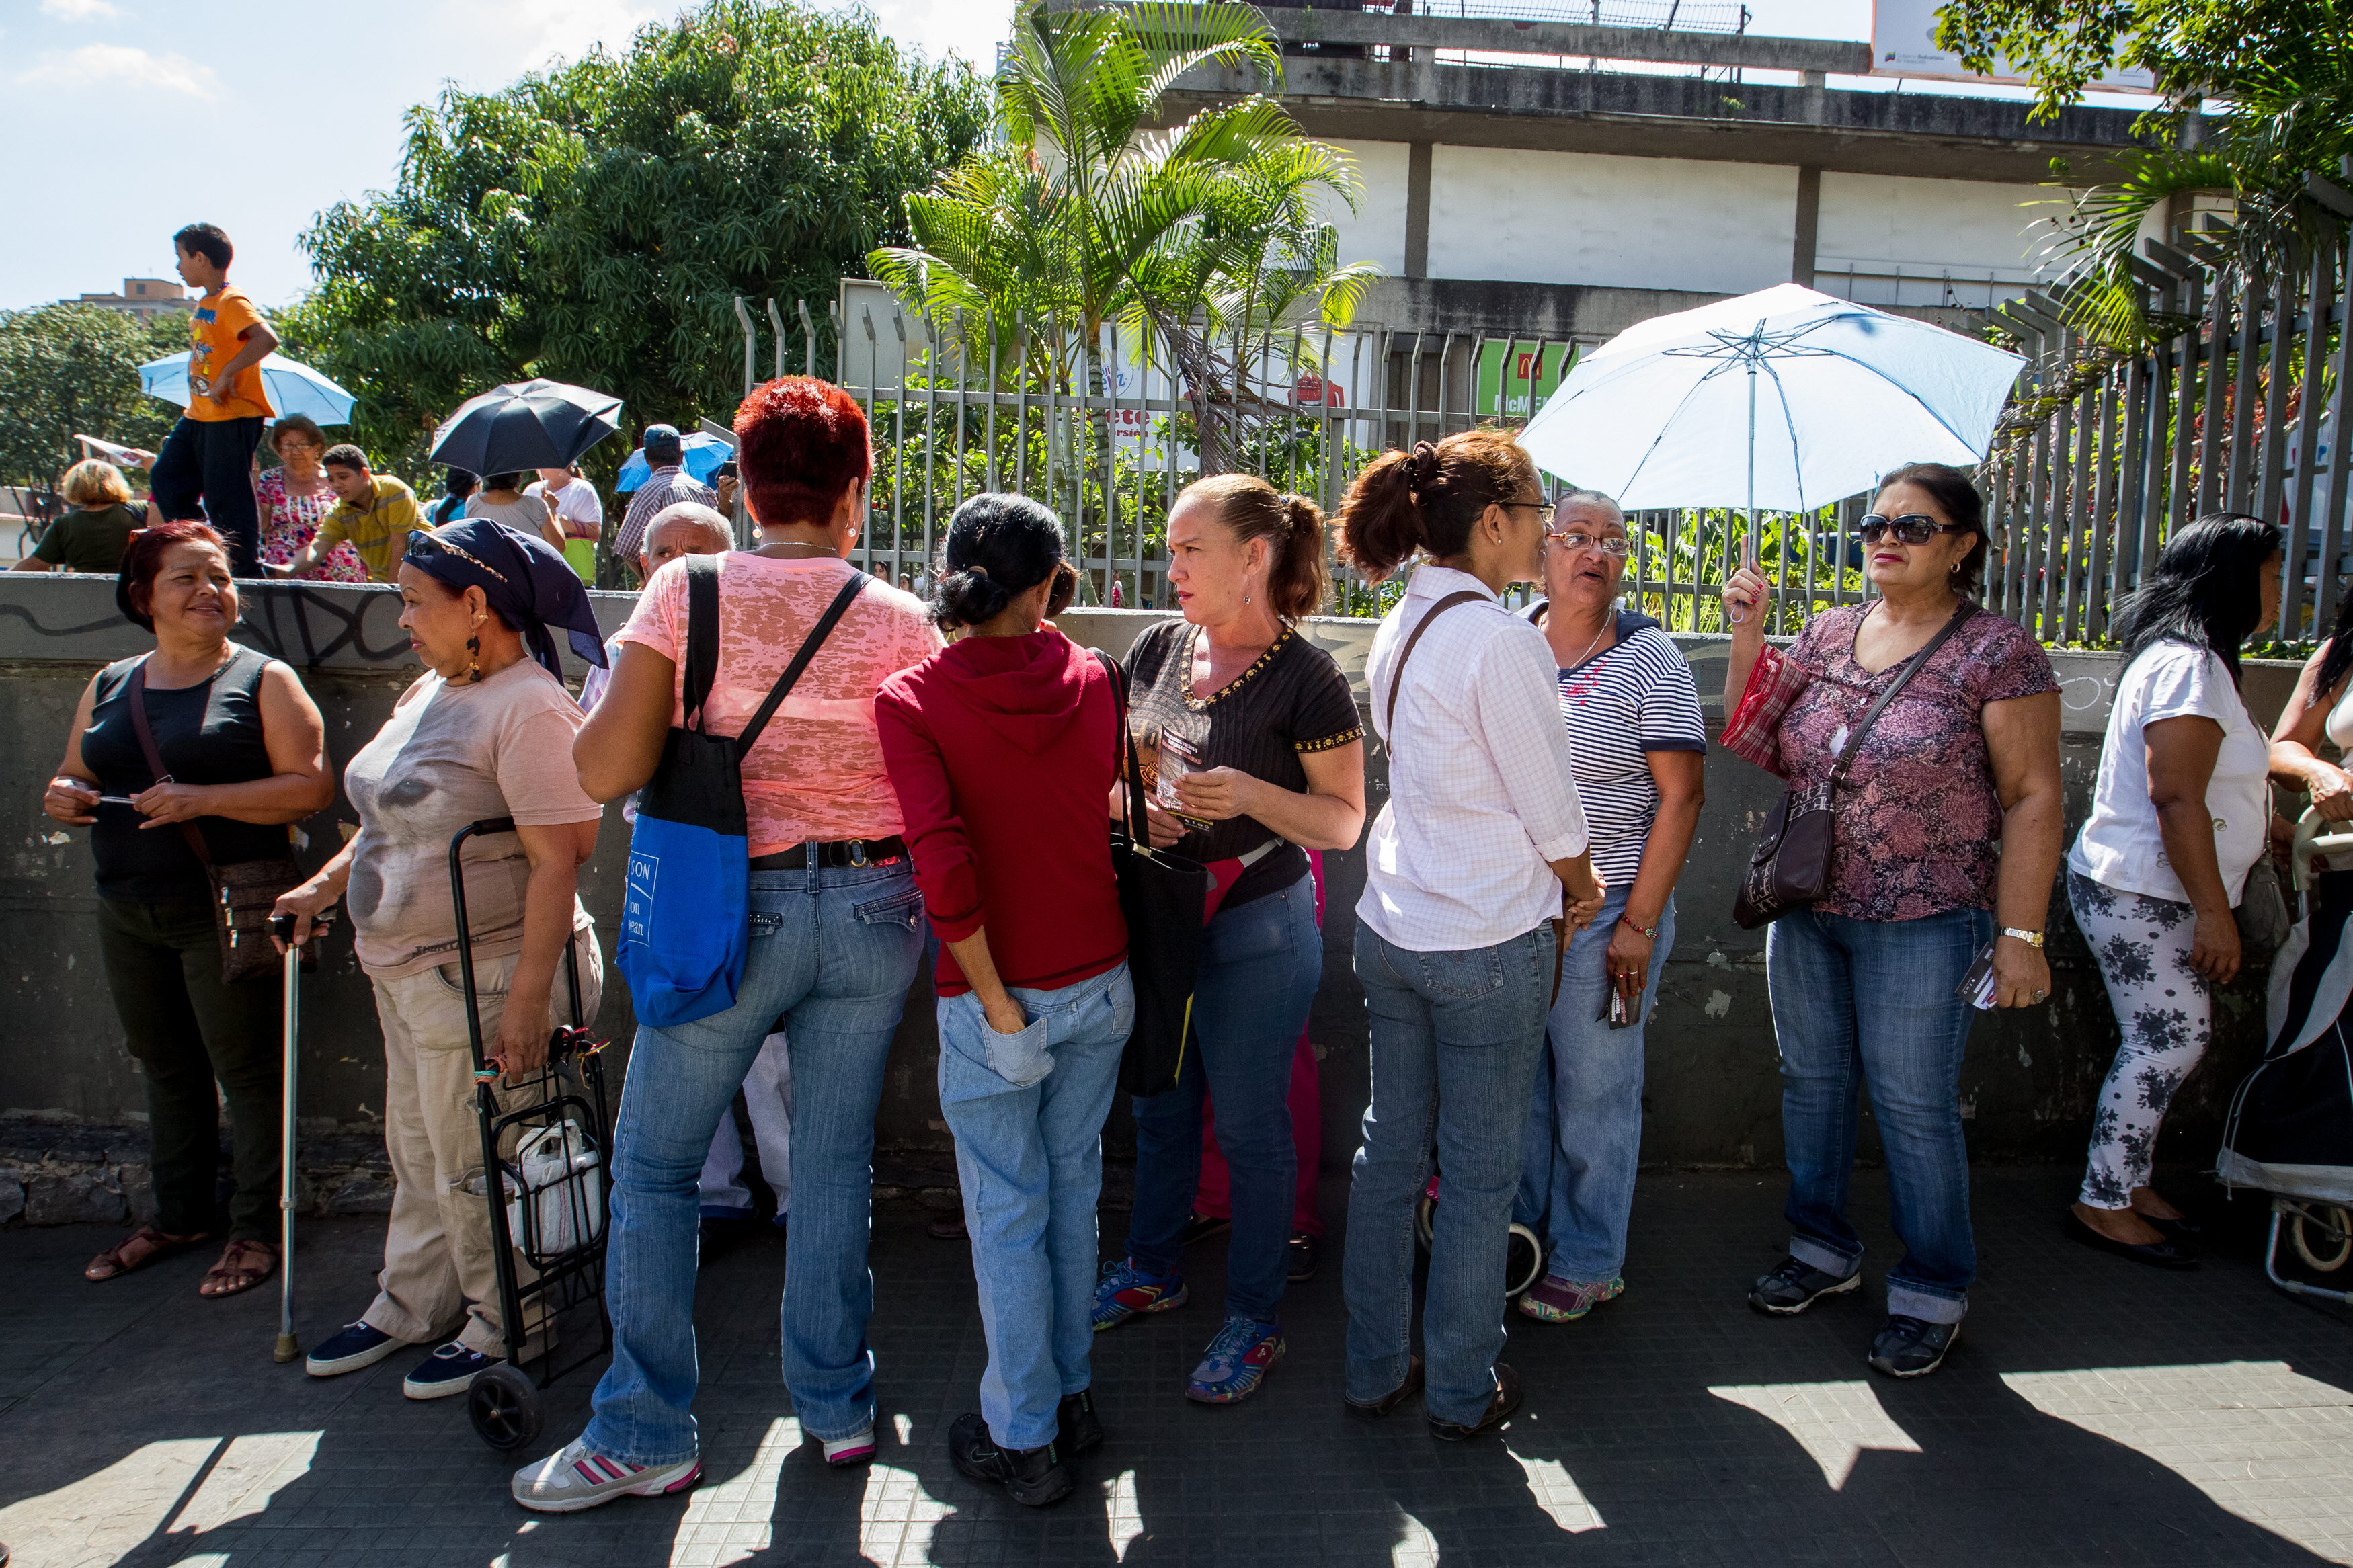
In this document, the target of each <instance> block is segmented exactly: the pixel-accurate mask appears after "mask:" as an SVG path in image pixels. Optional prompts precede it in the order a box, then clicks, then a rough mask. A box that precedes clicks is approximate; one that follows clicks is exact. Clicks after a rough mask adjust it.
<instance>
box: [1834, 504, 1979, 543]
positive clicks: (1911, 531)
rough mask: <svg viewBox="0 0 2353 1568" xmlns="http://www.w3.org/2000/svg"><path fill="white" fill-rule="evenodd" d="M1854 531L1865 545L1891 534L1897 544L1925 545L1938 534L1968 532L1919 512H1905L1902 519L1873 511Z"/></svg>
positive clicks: (1955, 524) (1956, 525) (1958, 526)
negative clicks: (1860, 536)
mask: <svg viewBox="0 0 2353 1568" xmlns="http://www.w3.org/2000/svg"><path fill="white" fill-rule="evenodd" d="M1856 532H1858V533H1860V534H1862V542H1864V543H1865V544H1876V543H1878V542H1880V541H1881V540H1883V539H1884V538H1886V537H1887V536H1888V535H1889V534H1891V533H1893V534H1894V535H1895V542H1896V543H1898V544H1926V543H1927V542H1928V541H1930V540H1931V539H1934V538H1936V535H1938V534H1940V533H1965V532H1968V530H1967V529H1964V528H1962V527H1961V526H1960V525H1959V524H1958V523H1952V522H1938V521H1936V519H1935V518H1933V517H1929V516H1926V514H1924V513H1921V512H1916V511H1911V512H1905V514H1904V515H1903V516H1902V517H1882V516H1880V515H1879V514H1878V513H1877V512H1875V511H1874V512H1873V513H1872V514H1871V515H1870V516H1868V517H1866V518H1864V519H1863V520H1862V527H1860V528H1858V529H1857V530H1856Z"/></svg>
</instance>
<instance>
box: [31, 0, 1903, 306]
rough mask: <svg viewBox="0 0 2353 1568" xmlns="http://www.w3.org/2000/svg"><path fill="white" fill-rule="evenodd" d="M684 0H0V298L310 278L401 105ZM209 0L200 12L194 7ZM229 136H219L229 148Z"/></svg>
mask: <svg viewBox="0 0 2353 1568" xmlns="http://www.w3.org/2000/svg"><path fill="white" fill-rule="evenodd" d="M1749 5H1750V9H1751V11H1752V12H1753V13H1754V16H1755V19H1754V20H1753V21H1752V22H1751V24H1750V26H1751V28H1752V30H1753V31H1756V32H1758V33H1767V34H1778V35H1782V36H1785V37H1848V38H1865V37H1870V32H1871V13H1872V5H1871V0H1749ZM680 9H681V5H680V4H679V3H678V0H396V3H392V4H381V3H364V4H362V3H353V0H324V3H323V4H322V3H321V0H208V3H207V4H206V5H205V6H203V7H202V8H201V10H200V11H195V12H192V11H191V9H190V8H189V7H188V6H186V5H184V4H173V3H171V0H0V146H5V147H7V148H9V149H11V151H12V153H13V156H11V157H10V158H8V159H7V160H6V162H5V165H0V167H5V173H4V174H0V210H5V211H6V212H7V213H9V214H10V215H11V216H12V218H13V219H14V220H15V222H16V226H17V232H18V234H19V240H18V242H17V243H16V244H15V245H11V246H9V247H5V248H0V309H8V308H21V307H24V306H28V305H37V304H42V303H45V302H47V301H48V300H59V299H70V298H72V297H74V296H75V295H77V294H80V293H83V292H85V291H89V292H99V291H109V292H111V291H112V290H113V289H117V288H119V287H121V279H124V278H126V277H134V276H135V277H157V278H170V277H171V276H172V245H171V235H172V231H173V230H174V229H176V228H178V227H179V226H181V225H182V224H184V223H188V222H195V221H204V222H210V223H216V224H218V225H219V226H221V227H222V228H224V229H226V230H227V232H228V235H229V237H230V238H231V239H232V241H233V242H234V243H235V244H236V247H237V263H236V266H235V268H234V269H233V276H234V277H235V279H236V280H237V283H238V285H239V286H240V287H242V288H243V289H245V290H246V291H247V292H248V294H250V295H252V296H253V298H254V299H255V300H256V301H257V302H258V303H259V304H261V305H262V306H263V307H264V308H265V309H266V308H269V307H271V306H274V305H280V304H284V303H288V302H290V301H291V300H294V299H296V298H298V297H299V296H300V295H301V293H302V291H303V289H305V288H306V287H307V286H308V284H309V282H310V268H309V266H308V263H307V262H306V261H305V260H304V258H303V257H302V255H301V249H300V247H299V246H298V245H297V243H296V242H297V239H298V237H299V236H300V235H301V232H302V230H303V229H304V228H305V227H306V226H308V225H309V224H310V222H311V216H312V215H313V214H315V213H317V212H319V211H321V210H322V209H324V208H326V207H328V206H331V205H333V204H334V203H336V202H338V201H342V200H344V199H347V198H357V197H360V196H362V195H364V194H365V193H367V192H369V191H371V190H381V189H385V188H386V187H388V186H389V185H391V184H392V183H393V182H394V179H395V177H396V173H397V166H398V162H399V154H400V142H401V117H402V115H403V113H404V112H405V111H406V110H407V109H408V108H409V107H410V106H412V105H414V104H418V103H422V102H425V101H427V100H430V99H431V98H432V97H433V96H434V95H435V94H437V93H438V91H439V90H440V89H441V86H442V84H444V83H445V82H450V81H454V82H456V83H457V84H458V85H459V86H460V87H463V88H467V89H475V90H483V89H492V88H496V87H500V86H502V85H504V84H506V83H508V82H510V81H512V80H513V79H515V78H516V77H518V76H520V75H521V74H522V73H523V72H524V71H526V70H530V69H533V68H539V67H543V66H545V65H546V64H548V63H549V62H550V61H551V60H554V59H556V58H577V57H579V56H581V55H583V54H585V53H586V52H587V51H589V50H590V49H592V48H594V47H596V46H597V45H599V44H602V45H604V46H606V47H608V48H617V47H621V46H623V45H625V44H626V43H627V42H628V38H629V36H630V34H631V33H632V32H634V31H635V30H636V28H638V26H642V25H643V24H645V23H647V22H649V21H656V20H663V19H667V18H668V17H670V16H674V15H676V14H677V12H678V11H679V10H680ZM873 9H874V11H875V14H876V16H878V17H879V18H880V20H881V23H882V25H883V26H884V28H885V29H886V30H887V31H889V32H890V33H891V34H892V36H893V37H896V38H898V39H899V40H900V41H901V42H902V44H905V45H907V46H909V47H913V48H915V49H918V50H921V51H922V52H923V53H924V54H925V55H927V56H929V57H932V58H939V57H941V56H944V55H947V54H951V53H953V54H956V55H960V56H962V57H963V58H965V59H968V60H972V61H976V62H980V63H983V64H986V63H987V62H988V61H990V60H992V59H993V58H995V47H996V43H997V39H998V38H999V37H1002V36H1003V35H1004V33H1005V31H1006V29H1007V26H1008V23H1009V20H1010V18H1011V16H1012V10H1013V0H873ZM190 16H201V17H202V22H203V25H202V26H195V27H191V26H186V25H185V23H186V20H187V19H188V18H189V17H190ZM232 147H234V148H237V149H238V150H239V152H238V154H237V156H234V157H232V156H227V155H225V150H226V149H228V148H232Z"/></svg>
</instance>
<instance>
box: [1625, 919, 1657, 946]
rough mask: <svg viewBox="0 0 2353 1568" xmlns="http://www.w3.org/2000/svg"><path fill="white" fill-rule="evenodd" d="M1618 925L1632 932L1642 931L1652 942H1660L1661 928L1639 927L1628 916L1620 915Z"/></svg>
mask: <svg viewBox="0 0 2353 1568" xmlns="http://www.w3.org/2000/svg"><path fill="white" fill-rule="evenodd" d="M1618 923H1619V924H1620V925H1621V926H1625V927H1627V928H1629V929H1630V930H1632V931H1641V933H1642V934H1643V935H1644V936H1646V937H1648V938H1650V939H1651V941H1652V942H1656V941H1658V940H1659V928H1658V927H1656V926H1638V925H1636V924H1634V921H1633V920H1632V918H1631V917H1630V916H1627V915H1620V916H1619V917H1618Z"/></svg>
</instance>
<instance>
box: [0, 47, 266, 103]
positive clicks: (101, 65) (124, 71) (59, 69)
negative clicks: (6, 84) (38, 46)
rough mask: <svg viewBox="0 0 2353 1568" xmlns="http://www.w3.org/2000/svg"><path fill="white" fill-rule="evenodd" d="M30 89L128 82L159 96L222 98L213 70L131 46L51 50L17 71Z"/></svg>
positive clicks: (19, 79)
mask: <svg viewBox="0 0 2353 1568" xmlns="http://www.w3.org/2000/svg"><path fill="white" fill-rule="evenodd" d="M16 80H17V81H18V82H20V83H23V84H26V85H27V86H40V87H53V88H73V87H99V86H103V85H108V84H111V83H117V82H121V83H126V84H128V85H130V86H132V87H138V88H147V89H152V90H153V91H156V92H176V93H185V95H186V96H188V97H190V98H204V99H209V98H216V97H217V96H219V89H220V82H219V79H218V78H216V77H215V76H214V75H213V68H212V67H210V66H207V65H201V64H199V63H197V62H196V61H195V60H192V59H189V58H187V57H186V56H185V55H151V54H149V53H148V52H147V51H146V50H145V49H139V48H132V47H130V46H129V45H126V44H84V45H83V46H82V47H79V48H78V49H62V50H61V49H50V50H47V51H46V52H44V53H42V54H41V55H39V56H37V57H36V58H35V59H34V61H33V63H32V64H31V65H29V66H27V67H26V68H24V69H23V70H21V71H18V72H17V73H16Z"/></svg>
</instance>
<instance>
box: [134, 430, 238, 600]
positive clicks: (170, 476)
mask: <svg viewBox="0 0 2353 1568" xmlns="http://www.w3.org/2000/svg"><path fill="white" fill-rule="evenodd" d="M260 444H261V418H260V416H259V415H256V416H252V417H250V418H246V419H209V420H207V419H190V418H188V417H187V416H185V415H183V416H181V419H180V422H179V423H178V424H177V425H174V426H172V433H171V435H169V436H167V437H164V449H163V450H162V451H160V452H158V453H156V454H155V463H154V466H153V468H149V469H148V470H147V483H148V488H149V489H150V491H151V493H153V496H154V498H155V504H156V505H157V506H158V507H160V508H162V509H163V512H164V521H166V522H174V521H179V520H180V519H182V518H190V517H195V516H197V515H198V503H199V502H201V503H202V515H203V517H204V519H205V521H206V522H209V523H211V524H212V525H213V526H214V527H215V528H216V529H218V530H220V533H221V537H222V538H223V539H226V540H227V541H228V570H229V575H230V576H232V577H259V576H260V575H261V519H260V515H259V511H258V510H256V508H255V505H254V500H253V449H254V448H255V447H258V446H259V445H260Z"/></svg>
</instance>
